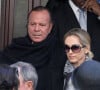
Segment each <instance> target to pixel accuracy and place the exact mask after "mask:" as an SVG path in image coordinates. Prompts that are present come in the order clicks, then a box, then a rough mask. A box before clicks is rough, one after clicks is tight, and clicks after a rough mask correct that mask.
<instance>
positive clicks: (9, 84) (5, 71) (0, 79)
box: [0, 64, 19, 90]
mask: <svg viewBox="0 0 100 90" xmlns="http://www.w3.org/2000/svg"><path fill="white" fill-rule="evenodd" d="M18 85H19V81H18V72H17V70H16V69H15V68H11V67H10V66H9V65H7V64H0V90H18Z"/></svg>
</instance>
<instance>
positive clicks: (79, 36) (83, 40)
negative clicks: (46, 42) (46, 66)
mask: <svg viewBox="0 0 100 90" xmlns="http://www.w3.org/2000/svg"><path fill="white" fill-rule="evenodd" d="M64 45H65V52H66V56H67V58H68V60H67V61H66V63H65V67H64V76H65V79H64V89H63V90H76V89H75V88H74V87H73V84H72V79H71V75H72V72H73V71H74V70H75V69H76V68H77V67H79V66H80V65H81V64H82V63H84V62H85V61H89V60H92V58H93V53H92V52H91V38H90V36H89V34H88V33H87V32H86V31H85V30H83V29H80V28H73V29H71V30H69V31H68V32H67V33H66V34H65V35H64ZM79 90H80V89H79Z"/></svg>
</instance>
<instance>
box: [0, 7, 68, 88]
mask: <svg viewBox="0 0 100 90" xmlns="http://www.w3.org/2000/svg"><path fill="white" fill-rule="evenodd" d="M53 28H54V27H53V21H52V18H51V14H50V13H49V11H48V9H47V8H45V7H42V6H38V7H35V8H33V9H32V11H31V12H30V13H29V15H28V23H27V29H28V34H27V36H26V37H21V38H17V39H14V40H13V41H12V44H11V45H10V46H8V47H7V48H5V49H4V51H3V52H2V54H1V55H0V59H1V61H0V63H8V64H12V63H15V62H17V61H19V60H20V61H24V62H29V63H31V64H32V65H33V66H35V68H36V70H37V74H38V77H39V79H38V85H37V89H36V90H62V87H61V82H62V81H63V80H62V79H61V78H62V76H63V75H62V71H63V66H64V61H65V57H66V56H65V55H64V52H63V49H62V48H61V46H60V44H59V42H58V40H57V38H56V31H55V30H54V29H53ZM61 80H62V81H61Z"/></svg>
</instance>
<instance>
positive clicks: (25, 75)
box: [10, 61, 38, 90]
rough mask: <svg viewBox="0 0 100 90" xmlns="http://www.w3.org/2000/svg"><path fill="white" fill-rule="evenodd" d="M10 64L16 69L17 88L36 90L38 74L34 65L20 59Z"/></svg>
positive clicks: (20, 89)
mask: <svg viewBox="0 0 100 90" xmlns="http://www.w3.org/2000/svg"><path fill="white" fill-rule="evenodd" d="M10 66H11V67H12V68H16V69H17V70H18V74H19V77H18V78H19V87H18V90H36V86H37V83H38V75H37V72H36V69H35V67H34V66H32V65H31V64H30V63H27V62H21V61H19V62H16V63H14V64H11V65H10Z"/></svg>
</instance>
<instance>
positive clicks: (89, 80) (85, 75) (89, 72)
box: [72, 60, 100, 90]
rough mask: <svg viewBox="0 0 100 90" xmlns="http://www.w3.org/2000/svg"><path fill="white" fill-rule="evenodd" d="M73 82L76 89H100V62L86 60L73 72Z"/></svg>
mask: <svg viewBox="0 0 100 90" xmlns="http://www.w3.org/2000/svg"><path fill="white" fill-rule="evenodd" d="M72 83H73V86H74V87H75V90H100V62H97V61H93V60H90V61H87V62H84V63H83V64H82V65H81V66H79V67H78V68H77V69H76V70H75V71H74V72H73V76H72Z"/></svg>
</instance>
